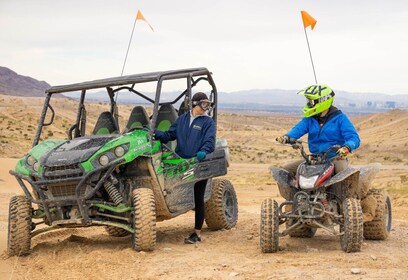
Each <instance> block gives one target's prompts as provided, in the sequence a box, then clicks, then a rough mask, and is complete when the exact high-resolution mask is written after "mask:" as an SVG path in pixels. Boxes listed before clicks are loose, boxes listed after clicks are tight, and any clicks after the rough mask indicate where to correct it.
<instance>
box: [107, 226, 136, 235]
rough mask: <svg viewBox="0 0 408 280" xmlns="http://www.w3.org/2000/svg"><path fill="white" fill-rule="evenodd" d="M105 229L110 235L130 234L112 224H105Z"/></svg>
mask: <svg viewBox="0 0 408 280" xmlns="http://www.w3.org/2000/svg"><path fill="white" fill-rule="evenodd" d="M105 230H106V232H107V233H108V234H109V235H110V236H113V237H123V236H128V235H129V234H130V232H129V231H127V230H125V229H123V228H118V227H114V226H106V227H105Z"/></svg>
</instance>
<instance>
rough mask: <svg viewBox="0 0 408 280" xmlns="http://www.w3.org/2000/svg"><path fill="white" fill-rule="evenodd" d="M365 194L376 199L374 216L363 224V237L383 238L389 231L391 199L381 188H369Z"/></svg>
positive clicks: (385, 237)
mask: <svg viewBox="0 0 408 280" xmlns="http://www.w3.org/2000/svg"><path fill="white" fill-rule="evenodd" d="M367 195H372V196H374V197H375V199H376V200H377V206H376V209H375V216H374V218H373V220H372V221H370V222H367V223H365V224H364V238H365V239H372V240H385V239H387V237H388V235H389V234H390V231H391V220H392V212H391V201H390V197H389V196H388V193H387V192H386V191H383V190H377V189H371V190H369V191H368V193H367Z"/></svg>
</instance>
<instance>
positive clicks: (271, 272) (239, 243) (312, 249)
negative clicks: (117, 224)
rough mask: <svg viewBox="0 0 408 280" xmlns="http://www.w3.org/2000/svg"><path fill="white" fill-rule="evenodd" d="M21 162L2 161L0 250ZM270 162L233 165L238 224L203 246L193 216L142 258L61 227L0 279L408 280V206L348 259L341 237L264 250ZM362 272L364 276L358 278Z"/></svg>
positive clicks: (119, 244)
mask: <svg viewBox="0 0 408 280" xmlns="http://www.w3.org/2000/svg"><path fill="white" fill-rule="evenodd" d="M15 162H16V160H14V159H0V166H1V170H0V238H1V239H0V249H1V250H2V251H4V250H5V248H6V243H7V239H6V238H7V236H6V232H7V211H8V200H9V198H10V197H11V196H12V195H13V194H15V193H21V190H20V189H19V187H18V186H17V183H16V182H15V180H14V179H13V178H12V177H11V176H9V175H7V171H8V169H10V168H13V167H14V164H15ZM268 167H269V165H268V164H233V165H232V166H231V168H230V170H229V174H228V178H229V179H230V180H231V181H232V182H233V184H234V186H235V188H236V190H237V192H238V200H239V221H238V224H237V226H236V228H234V229H232V230H228V231H209V230H207V228H206V227H205V226H204V230H203V242H202V243H201V244H199V245H197V246H195V245H191V246H190V245H184V244H183V238H184V237H185V236H186V235H187V234H189V233H190V231H191V227H192V225H193V213H192V212H189V213H187V214H185V215H182V216H180V217H177V218H175V219H173V220H170V221H165V222H161V223H158V232H157V234H158V235H157V236H158V238H157V246H156V250H155V251H153V252H150V253H144V252H141V253H138V252H135V251H133V250H132V249H131V245H130V237H122V238H113V237H110V236H108V235H107V234H106V233H105V231H104V229H103V228H95V227H94V228H83V229H62V230H59V231H54V232H49V233H45V234H42V235H39V236H36V237H34V238H33V240H32V253H31V255H29V256H27V257H20V258H17V257H11V258H8V257H7V256H6V255H5V253H4V252H3V254H2V256H1V259H0V279H33V280H35V279H159V278H162V279H327V278H328V277H331V278H333V279H408V266H407V262H408V242H407V240H408V221H407V220H406V219H405V218H406V213H407V210H408V205H407V203H406V202H405V201H404V202H403V203H400V205H399V206H398V207H395V208H394V209H393V214H394V220H393V229H392V233H391V236H390V238H389V239H388V240H386V241H364V243H363V248H362V251H361V252H359V253H355V254H346V253H344V252H343V251H341V248H340V243H339V240H338V238H337V237H333V236H330V235H328V234H326V233H325V232H323V231H318V232H317V235H316V236H315V237H314V238H312V239H294V238H290V237H282V238H281V239H280V246H279V247H280V251H279V252H278V253H276V254H262V253H261V252H260V249H259V220H260V215H259V213H260V206H261V202H262V200H263V199H265V198H267V197H272V198H274V199H278V200H281V198H280V197H279V196H278V193H277V187H276V185H275V183H274V182H273V181H272V179H271V178H270V175H269V170H268ZM352 268H357V269H359V270H360V273H359V274H357V275H354V274H352V272H351V269H352Z"/></svg>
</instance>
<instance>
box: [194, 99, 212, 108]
mask: <svg viewBox="0 0 408 280" xmlns="http://www.w3.org/2000/svg"><path fill="white" fill-rule="evenodd" d="M193 104H194V105H198V106H200V108H201V109H203V110H209V109H210V108H211V104H212V103H211V101H210V100H207V99H206V100H200V101H194V102H193Z"/></svg>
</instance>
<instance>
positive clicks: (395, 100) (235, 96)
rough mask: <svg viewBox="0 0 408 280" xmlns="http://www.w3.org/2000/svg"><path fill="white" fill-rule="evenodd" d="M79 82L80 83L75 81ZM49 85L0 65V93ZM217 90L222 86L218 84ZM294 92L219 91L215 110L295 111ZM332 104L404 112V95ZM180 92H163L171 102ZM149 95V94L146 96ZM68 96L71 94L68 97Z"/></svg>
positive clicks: (357, 96)
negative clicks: (402, 110) (396, 109)
mask: <svg viewBox="0 0 408 280" xmlns="http://www.w3.org/2000/svg"><path fill="white" fill-rule="evenodd" d="M79 82H81V81H79ZM49 87H50V85H49V84H48V83H47V82H45V81H38V80H36V79H34V78H31V77H28V76H22V75H19V74H17V73H16V72H14V71H12V70H11V69H9V68H6V67H1V66H0V94H6V95H15V96H44V92H45V90H46V89H48V88H49ZM219 87H220V88H222V86H220V85H219ZM296 93H297V91H296V90H282V89H253V90H242V91H234V92H219V104H218V105H219V108H221V109H231V110H245V111H272V112H299V109H300V108H301V107H303V106H304V104H305V100H304V98H303V97H301V96H298V95H297V94H296ZM335 93H336V97H335V104H336V106H337V107H339V108H340V109H342V110H343V111H348V112H358V113H369V112H378V111H386V110H389V109H394V108H400V109H408V94H405V95H387V94H382V93H351V92H345V91H340V90H335ZM178 94H180V92H166V93H165V94H164V96H166V99H167V100H172V99H173V98H175V97H176V96H177V95H178ZM147 95H149V96H152V93H150V94H147ZM68 96H69V97H74V98H75V95H72V94H69V95H68ZM90 97H91V98H92V99H93V100H97V101H107V100H108V99H107V94H106V93H105V92H102V91H100V92H95V93H91V96H90ZM118 100H119V102H122V103H140V98H139V97H135V96H133V95H131V94H129V93H126V94H123V95H119V99H118Z"/></svg>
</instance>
